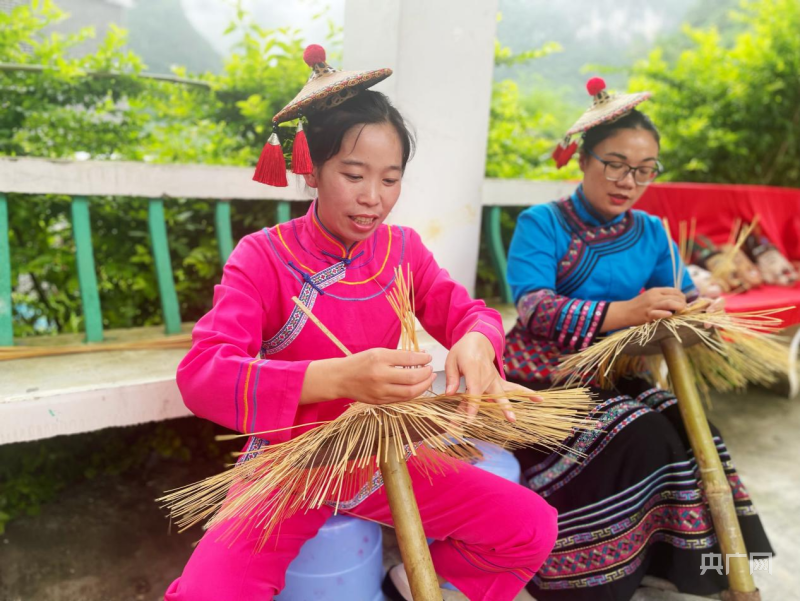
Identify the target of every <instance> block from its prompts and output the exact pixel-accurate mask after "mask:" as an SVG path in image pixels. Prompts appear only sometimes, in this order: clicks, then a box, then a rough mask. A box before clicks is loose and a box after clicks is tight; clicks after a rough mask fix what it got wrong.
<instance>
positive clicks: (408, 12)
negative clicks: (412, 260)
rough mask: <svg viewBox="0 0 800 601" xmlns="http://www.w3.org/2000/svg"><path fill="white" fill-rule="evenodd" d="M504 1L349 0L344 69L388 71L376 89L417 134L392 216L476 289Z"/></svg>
mask: <svg viewBox="0 0 800 601" xmlns="http://www.w3.org/2000/svg"><path fill="white" fill-rule="evenodd" d="M496 16H497V0H346V5H345V24H344V65H343V66H344V68H345V69H348V70H356V69H372V68H379V67H390V68H391V69H393V70H394V74H393V75H392V76H391V77H390V78H388V79H387V80H384V81H383V82H382V83H381V84H379V85H378V86H376V88H375V89H377V90H380V91H382V92H384V93H385V94H387V95H388V96H389V97H390V98H391V99H392V101H393V103H394V104H395V105H396V106H397V108H398V109H400V111H401V112H402V113H403V116H404V117H405V118H406V119H407V120H408V121H409V122H410V124H411V125H412V126H413V128H414V129H415V130H416V134H417V152H416V155H415V156H414V158H413V160H412V161H411V162H410V163H409V164H408V168H407V170H406V175H405V178H404V181H403V193H402V195H401V196H400V201H399V202H398V204H397V206H396V207H395V209H394V211H393V213H392V215H391V217H390V218H389V221H390V222H391V223H397V224H402V225H408V226H411V227H413V228H414V229H415V230H417V231H418V232H419V233H420V235H421V236H422V239H423V241H424V242H425V244H426V245H427V246H428V247H429V248H430V249H431V250H432V251H433V253H434V256H435V257H436V259H437V261H438V262H439V264H440V265H442V266H443V267H446V268H447V269H448V270H449V271H450V273H451V275H452V276H453V277H454V278H455V279H456V280H458V281H459V282H461V283H462V284H463V285H465V286H466V287H467V288H468V289H469V290H470V291H471V292H472V291H473V290H474V286H475V272H476V268H477V261H478V245H479V241H480V222H481V186H482V184H483V179H484V170H485V167H486V138H487V134H488V128H489V103H490V100H491V90H492V73H493V68H494V39H495V30H496V24H497V18H496Z"/></svg>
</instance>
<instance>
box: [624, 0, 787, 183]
mask: <svg viewBox="0 0 800 601" xmlns="http://www.w3.org/2000/svg"><path fill="white" fill-rule="evenodd" d="M737 18H738V20H739V21H740V22H742V23H746V24H747V26H746V28H745V31H744V32H742V33H740V34H739V35H737V36H736V38H735V41H734V43H733V45H732V46H731V47H726V45H725V44H724V42H723V40H722V38H721V36H720V34H719V32H718V31H717V30H716V29H715V28H708V29H702V30H700V29H692V28H688V27H687V28H685V30H684V33H685V35H686V37H687V38H688V40H689V41H690V42H691V47H690V48H689V49H688V50H685V51H684V52H682V53H681V54H680V56H679V57H678V58H677V60H676V61H675V62H674V63H671V62H669V61H668V60H666V59H665V58H664V56H665V55H664V50H663V49H661V48H657V49H656V50H654V51H653V52H652V53H651V54H650V56H649V57H648V58H647V60H644V61H641V62H639V63H637V64H636V65H635V67H634V71H633V72H634V77H633V78H632V79H631V88H632V89H634V90H642V89H648V90H650V91H652V92H653V99H652V101H650V102H649V103H648V104H649V105H650V106H649V107H648V112H649V113H650V114H651V116H652V117H653V118H654V120H655V122H656V123H657V125H658V126H659V128H660V129H661V133H662V136H663V140H664V141H663V149H662V158H663V162H664V164H665V165H666V167H667V169H668V171H667V173H666V177H667V178H669V179H672V180H682V181H694V182H719V183H739V184H742V183H747V184H765V185H775V186H794V187H797V186H799V185H800V78H799V77H798V73H800V36H798V34H797V32H798V31H800V3H798V2H797V0H760V1H758V2H744V3H743V4H742V9H741V12H739V13H738V16H737Z"/></svg>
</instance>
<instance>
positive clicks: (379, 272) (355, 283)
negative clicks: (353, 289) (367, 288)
mask: <svg viewBox="0 0 800 601" xmlns="http://www.w3.org/2000/svg"><path fill="white" fill-rule="evenodd" d="M386 227H387V228H388V230H389V242H388V243H387V244H386V256H385V257H384V258H383V265H381V268H380V269H379V270H378V273H376V274H375V275H373V276H372V277H369V278H367V279H366V280H361V281H360V282H345V281H344V280H339V281H338V283H339V284H347V285H348V286H355V285H357V284H366V283H367V282H371V281H372V280H374V279H375V278H377V277H378V276H379V275H380V274H381V273H383V269H384V267H386V261H388V260H389V254H390V253H391V252H392V226H391V225H388V226H386Z"/></svg>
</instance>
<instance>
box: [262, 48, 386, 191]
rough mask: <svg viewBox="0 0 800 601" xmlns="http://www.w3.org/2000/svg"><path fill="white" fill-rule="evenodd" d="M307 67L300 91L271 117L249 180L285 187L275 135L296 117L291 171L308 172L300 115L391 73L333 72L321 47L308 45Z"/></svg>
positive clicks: (332, 104) (339, 100) (342, 99)
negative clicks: (265, 141) (307, 70)
mask: <svg viewBox="0 0 800 601" xmlns="http://www.w3.org/2000/svg"><path fill="white" fill-rule="evenodd" d="M303 60H304V61H305V62H306V64H307V65H308V66H309V67H311V69H312V72H311V76H310V77H309V78H308V81H307V82H306V85H305V86H303V89H302V90H300V93H299V94H298V95H297V96H295V97H294V100H292V101H291V102H290V103H289V104H287V105H286V106H285V107H283V108H282V109H281V110H280V111H279V112H278V114H277V115H275V116H274V117H273V118H272V135H270V137H269V140H267V143H266V144H265V145H264V149H263V150H262V151H261V157H260V158H259V159H258V165H257V166H256V172H255V174H254V175H253V180H255V181H257V182H260V183H262V184H267V185H269V186H276V187H286V186H287V185H288V183H287V181H286V162H285V161H284V158H283V150H282V148H281V142H280V139H279V138H278V124H279V123H283V122H285V121H291V120H292V119H298V118H299V119H300V121H299V122H298V124H297V135H296V136H295V139H294V145H293V147H292V173H296V174H299V175H303V174H306V173H311V169H312V165H311V155H310V154H309V151H308V140H307V139H306V134H305V132H304V131H303V121H302V116H303V115H304V114H308V113H310V112H312V111H325V110H328V109H330V108H333V107H335V106H338V105H340V104H342V103H343V102H346V101H347V100H349V99H351V98H352V97H353V96H355V95H356V94H358V93H359V92H360V91H361V90H366V89H367V88H370V87H372V86H374V85H375V84H376V83H378V82H379V81H382V80H384V79H386V78H387V77H389V76H390V75H391V74H392V70H391V69H376V70H374V71H337V70H336V69H334V68H333V67H331V66H330V65H329V64H328V63H327V62H325V49H324V48H323V47H322V46H318V45H317V44H311V45H310V46H308V47H307V48H306V50H305V52H304V53H303Z"/></svg>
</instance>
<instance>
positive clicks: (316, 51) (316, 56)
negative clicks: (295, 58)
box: [303, 44, 325, 67]
mask: <svg viewBox="0 0 800 601" xmlns="http://www.w3.org/2000/svg"><path fill="white" fill-rule="evenodd" d="M303 60H304V61H306V64H307V65H308V66H309V67H313V66H314V65H316V64H317V63H324V62H325V48H323V47H322V46H320V45H319V44H311V45H310V46H308V47H307V48H306V51H305V52H303Z"/></svg>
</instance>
